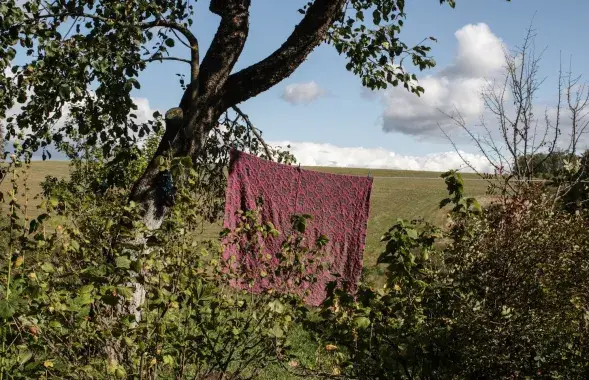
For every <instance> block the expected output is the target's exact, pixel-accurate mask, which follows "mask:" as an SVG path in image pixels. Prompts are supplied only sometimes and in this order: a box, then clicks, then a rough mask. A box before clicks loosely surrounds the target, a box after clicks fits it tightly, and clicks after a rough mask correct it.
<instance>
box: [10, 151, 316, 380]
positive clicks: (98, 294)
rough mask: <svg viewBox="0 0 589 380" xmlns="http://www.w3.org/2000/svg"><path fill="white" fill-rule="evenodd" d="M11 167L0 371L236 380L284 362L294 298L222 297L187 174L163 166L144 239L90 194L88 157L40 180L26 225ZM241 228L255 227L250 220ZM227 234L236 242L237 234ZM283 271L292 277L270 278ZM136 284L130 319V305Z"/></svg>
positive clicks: (109, 199)
mask: <svg viewBox="0 0 589 380" xmlns="http://www.w3.org/2000/svg"><path fill="white" fill-rule="evenodd" d="M14 160H16V161H15V162H14V165H13V166H12V167H13V169H12V170H11V172H10V175H11V177H10V178H11V181H12V182H11V183H12V190H11V191H10V192H9V193H8V196H9V199H8V202H9V203H8V206H9V207H10V210H11V218H10V220H9V222H8V223H7V225H6V226H5V228H4V230H3V233H4V234H5V235H6V237H7V240H8V242H7V251H6V252H7V254H6V256H5V257H4V258H3V259H2V260H0V339H1V340H2V342H3V344H2V346H1V351H0V358H2V359H0V373H2V374H10V375H11V376H12V377H16V378H30V377H60V378H106V377H107V376H108V377H111V378H112V377H116V378H124V377H135V378H146V377H150V378H170V377H174V378H187V377H190V378H194V377H197V378H200V377H201V376H202V377H205V376H209V375H211V376H213V375H215V376H216V375H218V374H224V376H225V378H227V379H232V378H234V379H236V378H248V377H251V376H255V375H256V374H257V373H258V372H259V371H260V369H262V368H264V367H265V366H267V365H268V364H270V363H273V362H277V361H284V360H288V359H289V358H290V356H289V348H288V345H287V338H288V330H289V326H290V325H291V323H292V321H293V315H294V314H293V312H294V309H293V306H296V305H297V304H298V302H299V301H298V298H296V297H294V296H290V295H288V294H270V293H264V294H252V293H251V292H249V291H247V289H246V290H244V291H235V290H232V289H229V288H227V286H226V284H227V283H229V282H231V281H235V280H239V278H238V277H236V276H237V275H236V274H234V273H231V272H227V271H225V270H224V269H223V265H222V262H221V260H220V257H219V255H220V253H221V249H222V247H221V246H220V245H219V244H218V243H215V242H206V241H201V240H200V239H199V237H198V234H197V233H195V229H196V228H197V226H198V225H199V224H198V223H199V219H198V218H197V216H198V214H195V213H194V212H192V213H191V212H189V210H193V209H194V203H188V201H189V200H190V199H192V198H190V197H189V196H188V193H186V192H185V189H186V188H189V185H190V181H191V176H192V175H193V174H194V173H193V170H191V168H190V167H189V166H186V165H183V164H182V160H180V161H179V162H173V163H170V165H171V166H168V167H169V169H170V170H171V171H172V172H173V173H174V176H175V178H176V181H177V183H178V201H177V202H176V204H175V206H174V210H173V212H172V214H171V216H170V218H168V219H167V220H166V222H165V223H164V225H163V226H162V228H161V229H160V230H158V231H156V232H154V233H153V234H150V235H149V239H147V240H144V239H139V240H137V239H135V238H134V236H137V233H138V232H141V231H142V223H140V222H138V221H137V220H138V219H137V217H138V210H137V206H136V205H135V204H133V203H131V204H128V203H127V192H126V191H124V189H121V188H118V187H111V188H107V189H106V190H104V191H93V190H92V184H93V183H94V182H93V179H95V178H97V177H100V176H102V178H104V177H105V176H107V173H108V172H107V171H104V165H103V164H102V162H101V160H100V159H98V158H97V157H93V159H92V160H89V161H88V160H79V161H74V164H73V165H72V173H71V177H70V179H69V180H62V181H49V182H47V183H46V184H45V187H44V192H45V201H44V202H43V203H42V205H41V206H40V211H41V214H40V215H39V216H38V217H36V218H30V216H29V215H30V213H31V210H28V209H27V208H26V199H27V198H26V196H27V195H26V194H27V193H28V192H27V187H26V184H25V188H19V183H21V180H23V179H24V180H25V183H26V178H20V179H19V178H18V177H19V175H22V174H21V173H22V171H21V170H20V169H19V168H20V167H21V166H22V163H21V162H20V161H18V158H17V157H16V156H14ZM164 164H165V163H164ZM140 165H141V163H138V168H137V170H138V171H139V170H140V167H139V166H140ZM25 169H26V168H25ZM131 172H132V170H131V169H130V170H129V181H131V180H132V179H131V178H132V177H133V175H132V173H131ZM24 173H25V176H26V170H25V171H24ZM122 178H126V177H125V176H122ZM21 194H23V195H22V196H24V197H25V198H24V199H25V204H24V206H23V205H22V204H21V203H20V201H21V199H22V198H21ZM192 201H193V202H194V200H192ZM254 214H255V213H253V214H252V218H253V215H254ZM248 226H250V227H251V228H253V229H255V230H258V229H263V228H265V226H263V225H260V224H259V223H258V222H257V221H256V220H255V218H253V219H249V224H248ZM273 233H277V231H275V230H273ZM230 234H231V235H232V236H234V237H235V238H236V239H239V238H243V237H245V235H244V234H246V232H245V231H231V232H230ZM297 244H298V245H297ZM283 247H284V254H285V255H295V256H298V255H299V253H298V251H299V250H300V249H303V246H302V245H301V244H300V240H299V239H296V238H295V237H293V238H292V239H288V238H287V237H285V243H284V246H283ZM309 248H310V249H311V250H314V248H313V247H309ZM305 249H308V248H305ZM285 263H287V262H286V261H285ZM285 268H286V269H288V270H291V269H292V268H290V267H285V266H279V267H278V268H274V270H277V271H278V270H285ZM269 270H270V269H269ZM137 286H140V287H141V289H143V292H139V295H140V296H142V297H143V298H144V299H143V300H142V301H143V302H142V303H141V304H142V306H141V313H137V312H136V311H137V309H136V308H134V305H136V303H137V301H138V300H137V299H136V297H137V294H138V293H137V288H136V287H137ZM105 348H106V349H105ZM109 350H111V351H114V352H109ZM113 357H114V358H116V360H112V358H113Z"/></svg>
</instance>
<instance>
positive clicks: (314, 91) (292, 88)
mask: <svg viewBox="0 0 589 380" xmlns="http://www.w3.org/2000/svg"><path fill="white" fill-rule="evenodd" d="M326 93H327V92H326V91H325V90H324V89H323V88H321V86H319V85H318V84H317V83H316V82H315V81H311V82H308V83H294V84H289V85H288V86H286V87H285V88H284V91H283V92H282V99H284V100H285V101H286V102H288V103H290V104H294V105H299V104H309V103H312V102H314V101H316V100H317V99H319V98H320V97H322V96H324V95H325V94H326Z"/></svg>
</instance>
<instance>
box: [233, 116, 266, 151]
mask: <svg viewBox="0 0 589 380" xmlns="http://www.w3.org/2000/svg"><path fill="white" fill-rule="evenodd" d="M231 108H233V110H234V111H235V112H236V113H237V114H238V115H239V116H240V117H241V118H242V119H243V120H244V121H245V123H246V124H247V125H248V127H249V128H250V129H251V130H252V133H253V134H254V135H255V136H256V138H257V139H258V141H260V143H261V144H262V146H263V147H264V152H266V155H267V156H268V159H269V160H271V161H273V159H272V157H273V155H272V152H271V151H270V148H269V147H268V145H267V144H266V142H265V141H264V139H263V138H262V135H261V134H260V131H259V129H258V128H256V127H254V125H253V124H252V122H251V121H250V118H249V116H247V115H246V114H245V113H243V111H242V110H241V109H239V107H237V106H233V107H231Z"/></svg>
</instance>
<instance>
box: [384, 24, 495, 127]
mask: <svg viewBox="0 0 589 380" xmlns="http://www.w3.org/2000/svg"><path fill="white" fill-rule="evenodd" d="M455 37H456V40H457V50H456V55H455V56H454V60H453V62H452V63H451V64H450V65H448V66H447V67H445V68H443V69H442V70H441V71H440V72H439V73H437V74H434V75H428V76H425V77H424V78H422V79H421V80H420V81H419V84H420V85H421V86H422V87H423V88H424V89H425V93H424V94H423V95H422V96H421V97H417V96H415V95H414V94H411V93H409V92H408V91H406V90H405V89H403V88H389V89H387V90H386V91H384V92H383V93H382V94H381V96H380V99H381V101H382V102H383V103H384V111H383V114H382V123H383V125H382V126H383V130H384V131H385V132H401V133H405V134H409V135H415V136H431V135H436V134H437V133H438V124H441V125H446V126H447V125H448V124H450V122H449V119H448V117H447V116H445V115H444V114H443V113H446V114H453V113H454V112H455V111H458V112H460V114H461V115H462V116H463V117H464V118H465V120H466V121H467V122H470V121H472V120H474V119H476V118H478V117H479V116H480V115H481V114H482V113H483V112H484V102H483V100H482V99H481V97H480V92H481V90H482V89H483V86H485V84H486V83H487V81H488V80H492V79H493V78H496V77H497V76H498V75H499V74H500V73H501V71H502V69H503V68H504V66H505V56H504V44H503V42H502V41H501V39H500V38H499V37H497V36H496V35H494V34H493V32H492V31H491V29H490V28H489V26H488V25H486V24H484V23H480V24H469V25H466V26H464V27H462V28H461V29H459V30H458V31H457V32H456V33H455ZM440 111H442V112H443V113H442V112H440Z"/></svg>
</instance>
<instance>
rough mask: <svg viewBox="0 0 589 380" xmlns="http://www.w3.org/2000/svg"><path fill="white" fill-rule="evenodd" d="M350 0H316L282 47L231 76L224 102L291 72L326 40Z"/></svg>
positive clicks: (267, 85) (230, 103) (252, 92)
mask: <svg viewBox="0 0 589 380" xmlns="http://www.w3.org/2000/svg"><path fill="white" fill-rule="evenodd" d="M345 3H346V0H315V2H314V3H313V5H311V6H310V7H309V9H308V10H307V13H306V15H305V17H304V18H303V20H302V21H301V22H300V23H299V24H298V25H297V26H296V27H295V29H294V31H293V32H292V34H291V35H290V36H289V37H288V39H287V40H286V41H285V42H284V44H282V46H281V47H280V48H278V49H277V50H276V51H274V52H273V53H272V54H270V55H269V56H268V57H267V58H265V59H263V60H262V61H260V62H258V63H256V64H254V65H252V66H250V67H247V68H245V69H243V70H241V71H239V72H237V73H235V74H233V75H231V76H230V77H229V79H228V80H227V85H226V86H225V88H224V91H223V92H224V94H223V100H222V101H223V102H224V104H225V105H226V106H227V107H231V106H234V105H236V104H239V103H241V102H243V101H245V100H247V99H249V98H251V97H254V96H256V95H258V94H259V93H261V92H264V91H266V90H268V89H269V88H271V87H272V86H274V85H275V84H277V83H278V82H280V81H282V80H283V79H284V78H286V77H288V76H290V75H291V74H292V73H293V72H294V71H295V70H296V69H297V68H298V67H299V66H300V65H301V63H303V61H304V60H305V58H307V56H308V55H309V54H310V53H311V51H313V49H314V48H315V47H316V46H318V45H319V44H320V43H321V42H323V41H324V40H325V38H326V36H327V32H328V30H329V27H330V26H331V25H332V24H333V22H334V21H335V20H336V17H337V16H338V15H339V14H340V12H341V11H342V9H343V7H344V5H345Z"/></svg>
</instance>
